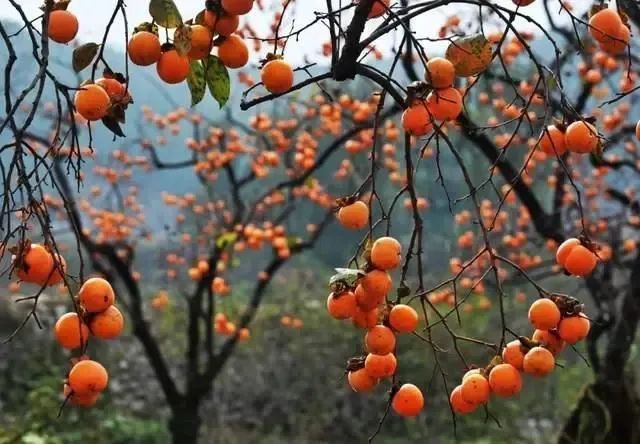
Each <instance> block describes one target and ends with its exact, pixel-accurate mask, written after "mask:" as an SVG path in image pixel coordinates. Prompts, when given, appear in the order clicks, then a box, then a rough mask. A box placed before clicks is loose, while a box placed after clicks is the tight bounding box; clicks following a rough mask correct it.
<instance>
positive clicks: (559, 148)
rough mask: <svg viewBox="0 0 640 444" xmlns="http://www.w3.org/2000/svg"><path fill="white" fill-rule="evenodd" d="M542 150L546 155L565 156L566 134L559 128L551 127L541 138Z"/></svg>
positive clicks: (546, 129) (547, 128)
mask: <svg viewBox="0 0 640 444" xmlns="http://www.w3.org/2000/svg"><path fill="white" fill-rule="evenodd" d="M540 149H541V150H542V151H543V152H545V153H546V154H550V155H556V154H557V155H558V156H561V155H563V154H564V153H565V152H566V151H567V146H566V145H565V137H564V133H563V132H562V131H560V130H559V129H558V127H557V126H555V125H549V126H548V127H546V128H545V130H544V132H543V133H542V136H541V137H540Z"/></svg>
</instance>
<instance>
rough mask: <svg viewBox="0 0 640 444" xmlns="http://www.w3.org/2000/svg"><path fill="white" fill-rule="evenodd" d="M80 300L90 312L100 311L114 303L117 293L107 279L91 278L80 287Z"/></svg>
mask: <svg viewBox="0 0 640 444" xmlns="http://www.w3.org/2000/svg"><path fill="white" fill-rule="evenodd" d="M78 300H79V301H80V304H81V305H82V306H83V307H84V308H85V310H87V311H88V312H89V313H100V312H102V311H105V310H106V309H107V308H109V307H110V306H112V305H113V302H114V301H115V293H114V292H113V287H111V284H110V283H109V282H107V281H106V280H105V279H102V278H90V279H87V280H86V281H85V282H84V284H82V287H80V291H79V292H78Z"/></svg>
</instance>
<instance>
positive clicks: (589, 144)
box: [564, 120, 599, 154]
mask: <svg viewBox="0 0 640 444" xmlns="http://www.w3.org/2000/svg"><path fill="white" fill-rule="evenodd" d="M564 141H565V145H566V147H567V149H568V150H569V151H571V152H574V153H580V154H587V153H591V152H593V151H594V150H595V149H596V148H597V146H598V142H599V139H598V130H597V129H596V127H595V126H593V125H592V124H590V123H589V122H585V121H583V120H578V121H576V122H573V123H572V124H571V125H569V126H568V127H567V131H565V133H564Z"/></svg>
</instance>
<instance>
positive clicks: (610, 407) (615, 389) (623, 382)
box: [558, 374, 640, 444]
mask: <svg viewBox="0 0 640 444" xmlns="http://www.w3.org/2000/svg"><path fill="white" fill-rule="evenodd" d="M639 417H640V399H639V398H638V394H637V392H636V387H635V384H634V380H633V377H632V376H631V375H629V374H625V375H624V376H623V377H622V378H621V379H620V380H617V381H606V380H602V379H599V380H598V381H596V382H594V383H593V384H589V385H588V386H587V387H586V388H585V389H584V392H583V395H582V397H581V398H580V400H579V401H578V404H577V405H576V407H575V409H574V410H573V413H572V414H571V416H570V417H569V420H568V421H567V423H566V424H565V426H564V430H563V431H562V434H561V435H560V438H559V440H558V443H559V444H576V443H580V444H637V443H640V421H638V418H639Z"/></svg>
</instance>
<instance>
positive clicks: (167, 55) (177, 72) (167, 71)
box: [156, 49, 190, 85]
mask: <svg viewBox="0 0 640 444" xmlns="http://www.w3.org/2000/svg"><path fill="white" fill-rule="evenodd" d="M189 69H190V66H189V57H187V56H183V55H180V53H178V51H176V50H175V49H170V50H168V51H165V52H163V53H162V55H161V56H160V59H159V60H158V63H157V65H156V70H157V71H158V76H159V77H160V78H161V79H162V80H163V81H164V82H166V83H168V84H170V85H174V84H176V83H180V82H183V81H184V80H185V79H186V78H187V77H188V76H189Z"/></svg>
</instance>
